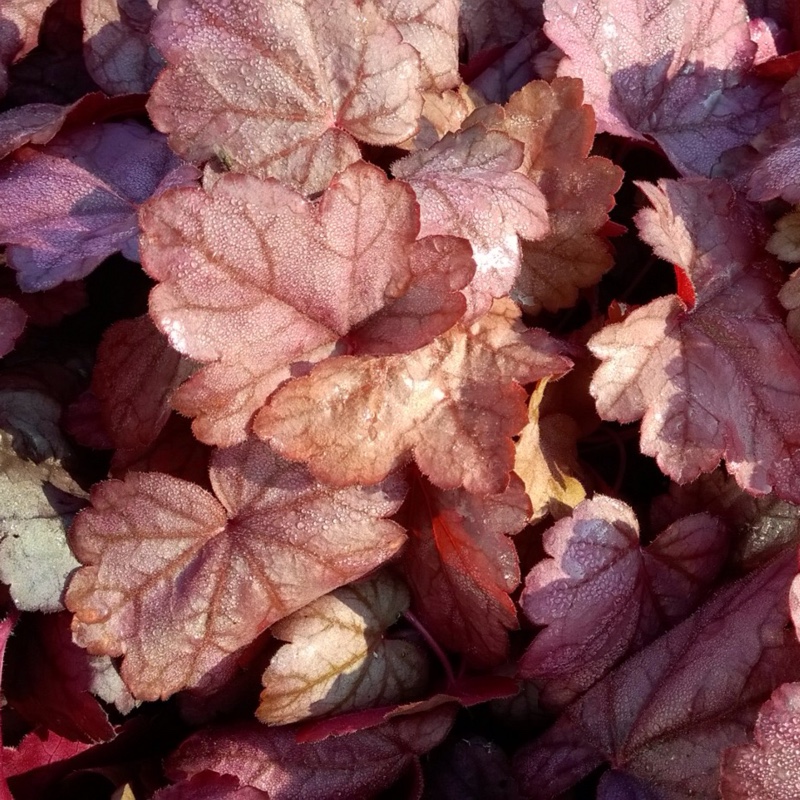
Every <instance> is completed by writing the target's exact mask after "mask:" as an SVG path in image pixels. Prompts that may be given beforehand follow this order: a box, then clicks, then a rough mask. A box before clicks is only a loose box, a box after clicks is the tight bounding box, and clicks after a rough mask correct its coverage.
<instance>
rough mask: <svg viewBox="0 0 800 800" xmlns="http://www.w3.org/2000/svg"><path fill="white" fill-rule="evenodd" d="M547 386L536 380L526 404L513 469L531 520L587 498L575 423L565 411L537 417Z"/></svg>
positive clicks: (569, 506) (555, 512)
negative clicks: (522, 491) (521, 487)
mask: <svg viewBox="0 0 800 800" xmlns="http://www.w3.org/2000/svg"><path fill="white" fill-rule="evenodd" d="M547 385H548V381H547V379H546V378H545V379H542V380H541V381H539V384H538V385H537V387H536V389H535V391H534V392H533V394H531V399H530V401H529V403H528V424H527V425H526V426H525V427H524V428H523V429H522V431H521V432H520V435H519V439H518V440H517V452H516V458H515V459H514V472H516V473H517V475H519V477H520V478H522V480H523V482H524V483H525V492H526V493H527V495H528V497H529V498H530V501H531V506H532V508H533V511H532V513H531V519H532V520H537V519H540V518H541V517H543V516H545V515H546V514H547V513H551V514H554V515H555V514H557V513H558V512H559V511H560V510H561V509H563V507H564V506H566V507H567V508H574V507H575V506H576V505H578V503H580V502H581V500H583V499H584V498H585V497H586V491H585V490H584V488H583V485H582V484H581V482H580V480H578V478H576V477H574V476H575V475H579V474H580V467H579V465H578V452H577V448H576V444H577V440H578V426H577V424H576V423H575V421H574V420H573V419H572V418H571V417H570V416H569V415H568V414H561V413H557V412H556V413H550V414H545V416H544V417H543V418H541V419H540V415H541V404H542V401H543V399H544V394H545V391H546V388H547Z"/></svg>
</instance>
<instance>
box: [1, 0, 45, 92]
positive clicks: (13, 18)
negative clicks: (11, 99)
mask: <svg viewBox="0 0 800 800" xmlns="http://www.w3.org/2000/svg"><path fill="white" fill-rule="evenodd" d="M52 4H53V0H16V2H13V3H5V4H4V5H3V9H2V12H0V15H1V16H2V28H0V31H1V32H0V96H1V95H4V94H5V93H6V89H7V88H8V74H7V68H8V66H9V64H11V63H12V62H14V61H18V60H19V59H20V58H22V57H23V56H24V55H27V53H29V52H30V51H31V50H33V48H34V47H36V42H37V41H38V39H39V28H40V26H41V24H42V17H43V16H44V12H45V11H46V10H47V8H48V6H51V5H52Z"/></svg>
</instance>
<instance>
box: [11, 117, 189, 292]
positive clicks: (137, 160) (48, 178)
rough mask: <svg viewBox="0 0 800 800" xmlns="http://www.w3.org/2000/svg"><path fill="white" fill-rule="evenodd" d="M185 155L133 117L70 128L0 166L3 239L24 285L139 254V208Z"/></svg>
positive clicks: (48, 283) (47, 283)
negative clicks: (117, 256)
mask: <svg viewBox="0 0 800 800" xmlns="http://www.w3.org/2000/svg"><path fill="white" fill-rule="evenodd" d="M179 164H180V161H179V160H178V159H177V158H176V156H174V155H173V154H172V153H171V152H170V150H169V148H168V147H167V145H166V141H165V140H164V138H163V137H162V136H161V135H160V134H156V133H151V132H150V131H148V130H147V129H146V128H144V127H142V126H141V125H139V124H138V123H135V122H119V123H111V122H110V123H105V124H101V125H96V126H94V127H92V128H83V129H78V130H75V131H71V132H67V133H64V134H61V135H60V136H58V137H56V138H55V139H54V140H53V141H51V142H50V144H49V145H48V146H47V147H46V148H45V149H44V150H42V151H39V150H34V149H32V148H27V147H26V148H23V149H21V150H18V151H17V152H16V153H15V155H14V156H13V157H12V158H9V159H7V160H6V161H5V162H3V164H2V165H0V209H2V210H0V241H3V242H5V243H6V244H8V245H9V247H8V250H7V257H8V263H9V265H10V266H11V267H13V268H14V269H16V270H17V273H18V276H17V280H18V281H19V285H20V287H21V288H22V289H23V290H25V291H41V290H42V289H48V288H50V287H52V286H56V285H57V284H59V283H61V282H62V281H74V280H77V279H78V278H82V277H84V276H85V275H88V274H89V273H90V272H91V271H92V270H93V269H94V268H95V267H96V266H97V265H98V264H100V263H101V262H102V261H103V260H104V259H105V258H107V257H108V256H110V255H111V254H112V253H114V252H116V251H117V250H122V252H123V255H125V256H127V257H129V258H133V259H136V258H138V247H137V235H138V226H137V222H136V210H137V207H138V205H139V204H140V203H141V202H143V201H144V200H146V199H147V198H148V197H150V195H151V194H153V192H155V191H156V190H157V188H158V186H159V183H160V182H161V181H162V180H163V179H164V178H165V176H167V174H168V173H169V172H170V171H172V170H175V169H176V168H177V167H178V166H179Z"/></svg>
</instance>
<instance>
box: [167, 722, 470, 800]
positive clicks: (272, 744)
mask: <svg viewBox="0 0 800 800" xmlns="http://www.w3.org/2000/svg"><path fill="white" fill-rule="evenodd" d="M453 716H454V712H453V710H452V708H450V707H447V706H442V707H438V708H435V709H433V710H431V711H427V712H424V713H420V714H415V715H412V716H407V717H401V718H398V719H393V720H389V721H388V722H385V723H383V724H382V725H379V726H377V727H375V728H370V729H369V730H363V731H357V732H355V733H351V734H345V735H343V736H336V737H332V738H330V739H326V740H325V741H322V742H314V743H309V744H298V743H297V742H296V741H295V737H294V731H293V730H292V729H291V728H265V727H264V726H263V725H259V724H257V723H239V724H237V725H231V726H228V727H225V728H219V729H216V730H214V729H206V730H205V731H201V732H199V733H197V734H195V735H194V736H192V737H191V738H189V739H188V740H187V741H185V742H184V743H183V744H182V745H181V747H180V749H179V750H178V751H177V752H176V753H175V754H174V755H173V756H172V758H171V759H170V760H169V762H168V764H167V773H168V774H169V775H170V776H172V777H173V778H176V777H183V776H185V775H193V774H195V773H197V772H200V771H202V770H206V769H211V770H213V771H215V772H218V773H221V774H224V775H235V776H236V777H237V778H238V779H239V781H240V782H241V783H242V785H244V786H252V787H254V788H256V789H260V790H261V791H264V792H267V793H268V794H269V797H270V798H271V800H301V798H302V800H335V799H336V798H340V797H342V796H348V797H358V798H363V799H364V800H369V798H372V797H376V796H377V795H378V793H379V792H380V791H381V790H382V789H385V788H387V787H388V786H390V785H391V784H392V783H393V782H394V781H395V780H396V778H397V777H398V776H399V775H400V774H401V773H402V772H403V771H404V770H405V769H406V768H407V767H409V766H411V765H412V764H413V763H414V762H415V761H416V759H417V757H418V756H420V755H422V754H423V753H425V752H427V751H428V750H431V749H432V748H433V747H435V746H436V745H437V744H439V742H440V741H442V739H444V737H445V736H446V735H447V732H448V731H449V729H450V725H451V724H452V720H453Z"/></svg>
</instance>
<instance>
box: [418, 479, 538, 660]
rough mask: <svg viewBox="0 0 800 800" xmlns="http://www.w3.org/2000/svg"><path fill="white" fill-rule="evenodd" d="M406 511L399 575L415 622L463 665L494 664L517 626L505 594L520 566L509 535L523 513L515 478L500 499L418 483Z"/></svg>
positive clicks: (519, 485) (524, 505)
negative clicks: (404, 581) (411, 603)
mask: <svg viewBox="0 0 800 800" xmlns="http://www.w3.org/2000/svg"><path fill="white" fill-rule="evenodd" d="M407 507H408V518H407V520H406V526H407V528H408V531H409V542H408V546H407V548H406V550H405V551H404V552H403V568H404V570H405V572H406V575H407V576H408V581H409V586H410V587H411V591H412V594H413V597H414V609H415V611H416V613H417V615H418V616H419V618H420V619H421V620H422V622H423V623H424V624H425V626H426V628H427V629H428V630H429V631H430V632H431V634H432V635H433V636H434V638H435V639H436V640H437V641H438V642H440V643H441V644H442V645H443V646H444V647H447V648H448V649H450V650H454V651H455V652H458V653H463V654H464V656H465V657H466V659H467V660H468V662H469V663H471V664H473V665H475V666H479V667H486V666H489V665H496V664H499V663H501V662H502V661H503V659H504V658H505V657H506V656H507V655H508V631H509V630H513V629H515V628H517V627H518V623H517V614H516V609H515V608H514V603H513V602H512V601H511V599H510V598H509V596H508V595H509V592H512V591H513V590H514V589H516V587H517V584H518V583H519V563H518V560H517V553H516V550H515V549H514V544H513V542H512V541H511V539H509V538H508V535H509V534H515V533H517V532H518V531H520V530H521V529H522V528H523V527H524V526H525V524H526V522H527V518H528V513H529V511H530V502H529V500H528V498H527V496H526V495H525V491H524V488H523V486H522V481H521V480H520V479H519V478H517V477H516V476H515V475H514V476H512V477H511V480H510V482H509V485H508V488H507V489H506V490H505V491H504V492H502V493H501V494H497V495H490V496H489V497H479V496H477V495H472V494H469V493H468V492H465V491H464V490H463V489H454V490H451V491H446V492H443V491H441V490H440V489H437V488H435V487H433V486H431V485H430V484H428V483H427V481H424V480H423V479H419V480H418V481H417V482H416V484H415V485H414V486H413V488H412V491H411V495H410V497H409V502H408V506H407Z"/></svg>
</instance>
